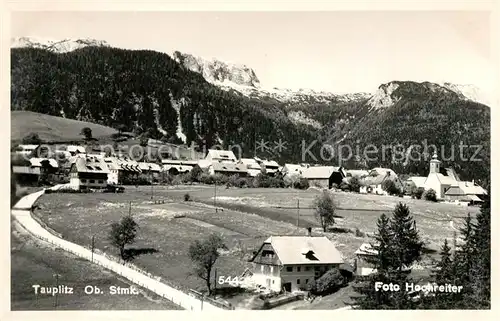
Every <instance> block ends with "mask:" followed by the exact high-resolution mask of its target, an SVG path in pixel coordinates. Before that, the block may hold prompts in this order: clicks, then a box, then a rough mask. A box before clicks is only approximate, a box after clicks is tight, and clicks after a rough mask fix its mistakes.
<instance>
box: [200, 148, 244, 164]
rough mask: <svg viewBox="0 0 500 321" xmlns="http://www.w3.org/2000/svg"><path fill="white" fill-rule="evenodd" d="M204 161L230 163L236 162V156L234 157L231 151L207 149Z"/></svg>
mask: <svg viewBox="0 0 500 321" xmlns="http://www.w3.org/2000/svg"><path fill="white" fill-rule="evenodd" d="M205 160H207V161H210V162H214V161H220V162H230V163H236V162H237V159H236V156H234V153H233V152H232V151H230V150H219V149H209V150H208V153H207V156H206V157H205Z"/></svg>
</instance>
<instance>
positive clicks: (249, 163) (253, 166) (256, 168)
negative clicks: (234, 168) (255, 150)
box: [238, 158, 262, 177]
mask: <svg viewBox="0 0 500 321" xmlns="http://www.w3.org/2000/svg"><path fill="white" fill-rule="evenodd" d="M238 164H242V165H243V166H245V168H246V169H247V172H248V176H250V177H255V176H257V175H259V174H260V173H262V167H261V165H260V164H259V163H258V162H257V161H256V160H255V158H242V159H240V160H239V161H238Z"/></svg>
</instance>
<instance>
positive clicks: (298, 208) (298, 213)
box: [297, 199, 300, 229]
mask: <svg viewBox="0 0 500 321" xmlns="http://www.w3.org/2000/svg"><path fill="white" fill-rule="evenodd" d="M299 201H300V200H299V199H297V229H299V218H300V205H299Z"/></svg>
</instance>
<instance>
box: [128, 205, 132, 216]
mask: <svg viewBox="0 0 500 321" xmlns="http://www.w3.org/2000/svg"><path fill="white" fill-rule="evenodd" d="M128 215H129V216H132V201H130V202H128Z"/></svg>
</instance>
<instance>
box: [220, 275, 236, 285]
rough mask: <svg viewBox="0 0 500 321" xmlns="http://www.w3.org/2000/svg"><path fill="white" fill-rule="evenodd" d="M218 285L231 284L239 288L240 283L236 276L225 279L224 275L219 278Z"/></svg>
mask: <svg viewBox="0 0 500 321" xmlns="http://www.w3.org/2000/svg"><path fill="white" fill-rule="evenodd" d="M218 283H219V284H224V283H227V284H230V285H233V286H237V285H238V284H239V283H240V282H239V280H238V277H237V276H235V277H234V278H231V277H230V276H228V277H225V276H224V275H221V276H219V280H218Z"/></svg>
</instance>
